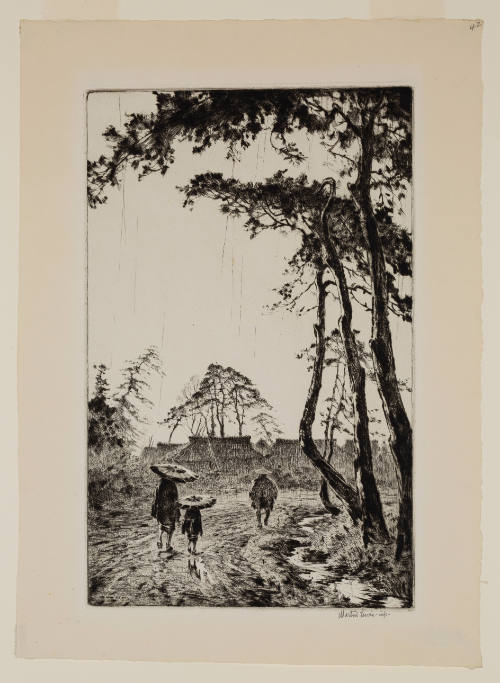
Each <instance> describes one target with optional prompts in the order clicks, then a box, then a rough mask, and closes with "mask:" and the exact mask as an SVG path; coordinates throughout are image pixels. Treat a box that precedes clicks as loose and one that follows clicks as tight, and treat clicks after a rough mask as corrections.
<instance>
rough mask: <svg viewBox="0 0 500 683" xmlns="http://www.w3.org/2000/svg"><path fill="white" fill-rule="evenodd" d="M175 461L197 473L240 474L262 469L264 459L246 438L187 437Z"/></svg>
mask: <svg viewBox="0 0 500 683" xmlns="http://www.w3.org/2000/svg"><path fill="white" fill-rule="evenodd" d="M175 461H176V462H178V463H179V464H180V465H184V466H185V467H189V469H192V470H194V471H195V472H198V473H209V472H224V473H229V474H244V473H247V472H252V471H253V470H254V469H255V468H256V467H259V466H262V463H263V462H264V458H263V456H262V455H261V454H260V453H258V452H257V451H256V450H255V449H254V448H253V446H252V444H251V442H250V437H249V436H227V437H206V436H190V437H189V443H188V444H187V445H186V446H184V448H182V449H181V450H180V451H178V452H177V453H176V456H175Z"/></svg>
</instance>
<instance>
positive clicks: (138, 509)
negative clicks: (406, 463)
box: [88, 493, 396, 606]
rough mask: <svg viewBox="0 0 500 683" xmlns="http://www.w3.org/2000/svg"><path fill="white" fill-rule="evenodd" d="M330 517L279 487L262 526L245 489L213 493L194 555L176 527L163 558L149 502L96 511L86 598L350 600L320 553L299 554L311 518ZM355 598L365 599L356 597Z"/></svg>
mask: <svg viewBox="0 0 500 683" xmlns="http://www.w3.org/2000/svg"><path fill="white" fill-rule="evenodd" d="M332 523H334V524H340V523H341V521H340V519H339V520H338V521H337V520H335V521H333V520H332V518H331V517H330V516H329V515H326V514H325V511H324V510H323V509H322V508H321V507H320V506H319V502H318V497H317V494H314V493H302V494H300V496H297V494H293V493H283V494H281V495H280V497H279V499H278V501H277V504H276V507H275V510H274V512H273V514H272V515H271V519H270V524H269V527H267V528H265V529H262V530H259V529H258V528H257V526H256V521H255V515H254V512H253V510H252V509H251V507H250V505H249V500H248V496H247V495H244V494H240V495H237V496H236V495H234V496H231V497H228V496H226V497H219V498H218V500H217V504H216V505H215V507H213V508H211V509H210V510H206V511H204V512H203V529H204V536H203V538H202V539H201V542H199V543H198V546H199V547H198V550H199V551H200V554H199V555H198V556H196V557H192V556H190V555H189V554H188V552H187V541H186V538H185V537H184V536H182V535H181V534H180V530H179V528H177V529H176V532H175V534H174V538H173V545H174V548H175V553H174V555H173V556H172V557H166V556H165V554H164V553H159V552H158V549H157V547H156V540H157V538H156V524H155V521H154V520H153V519H152V518H151V517H150V501H148V500H144V501H137V500H135V501H133V502H132V501H131V502H130V504H129V506H128V507H125V508H123V509H121V510H120V511H118V512H115V513H112V512H110V511H101V512H100V513H99V515H98V516H97V517H96V518H95V519H94V520H93V521H92V522H91V523H90V524H89V546H88V558H89V602H90V603H91V604H93V605H207V606H208V605H210V606H217V605H220V606H250V605H253V606H298V605H309V606H312V605H335V606H352V605H353V604H356V602H353V600H352V597H349V596H348V594H346V595H344V596H343V595H342V592H340V593H339V590H338V589H337V586H338V585H342V584H341V581H342V580H344V579H342V577H333V576H332V575H331V572H330V573H329V572H328V567H327V566H326V565H325V564H324V563H323V564H321V563H322V562H323V561H324V559H325V558H322V557H321V556H319V557H318V554H316V556H315V557H312V559H309V560H307V559H306V560H304V559H303V558H304V555H303V552H302V551H303V550H304V549H306V550H307V544H308V543H310V542H311V528H312V527H311V524H313V525H314V527H315V529H316V530H317V529H318V528H319V529H321V527H322V526H324V527H325V528H327V527H328V528H331V525H332ZM309 556H311V552H310V551H309ZM339 579H340V582H339ZM335 581H336V582H337V583H335ZM351 588H352V586H351ZM361 588H363V587H361ZM358 592H359V591H358ZM365 597H367V599H368V598H370V597H372V596H371V594H370V593H367V594H366V596H365ZM372 602H373V601H372ZM361 604H369V603H368V602H367V601H366V600H364V599H363V600H362V602H361ZM378 606H382V605H378ZM388 606H396V605H388Z"/></svg>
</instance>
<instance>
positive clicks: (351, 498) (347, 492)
mask: <svg viewBox="0 0 500 683" xmlns="http://www.w3.org/2000/svg"><path fill="white" fill-rule="evenodd" d="M316 286H317V289H318V313H317V322H316V324H315V326H314V334H315V337H316V356H315V359H314V364H313V371H312V376H311V384H310V386H309V391H308V394H307V398H306V402H305V404H304V411H303V413H302V419H301V421H300V428H299V438H300V445H301V448H302V451H303V452H304V454H305V455H306V456H307V457H308V458H309V460H310V461H311V462H312V464H313V465H314V466H315V467H316V468H317V469H318V470H319V471H320V472H321V474H322V475H323V477H324V478H325V480H326V481H327V482H328V484H329V485H330V486H331V487H332V489H333V490H334V491H335V492H336V493H337V495H338V496H339V498H340V499H341V500H342V501H343V502H344V503H345V504H346V506H347V510H348V512H349V514H350V516H351V518H352V519H353V521H356V520H358V519H361V518H362V510H361V506H360V503H359V497H358V493H357V491H356V490H355V489H353V488H352V486H351V485H350V484H348V483H347V482H346V480H345V479H344V477H343V476H342V475H341V474H340V473H339V472H337V471H336V470H335V469H334V468H333V467H332V466H331V465H330V464H329V463H328V462H327V461H326V460H325V459H324V458H323V457H322V456H321V453H320V451H319V450H318V447H317V446H316V444H315V442H314V439H313V437H312V425H313V423H314V418H315V417H316V406H317V404H318V397H319V392H320V390H321V381H322V378H323V365H324V360H325V350H326V344H325V300H326V285H325V284H324V282H323V271H322V270H318V271H317V274H316Z"/></svg>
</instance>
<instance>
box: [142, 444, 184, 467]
mask: <svg viewBox="0 0 500 683" xmlns="http://www.w3.org/2000/svg"><path fill="white" fill-rule="evenodd" d="M185 445H186V444H183V443H163V442H161V441H159V442H158V443H157V444H156V446H146V448H143V450H142V460H143V462H144V463H145V464H146V465H152V464H153V463H157V462H161V461H162V460H164V459H168V460H171V459H173V458H175V456H176V454H177V453H178V452H179V451H180V450H181V449H182V448H184V446H185Z"/></svg>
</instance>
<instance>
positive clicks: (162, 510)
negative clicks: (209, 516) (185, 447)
mask: <svg viewBox="0 0 500 683" xmlns="http://www.w3.org/2000/svg"><path fill="white" fill-rule="evenodd" d="M151 470H152V471H153V472H154V473H155V474H157V475H158V476H159V477H160V483H159V484H158V486H157V487H156V491H155V497H154V501H153V505H152V507H151V516H152V517H154V518H155V519H156V521H157V522H158V541H157V544H156V545H157V546H158V549H159V550H160V551H161V550H162V548H163V534H166V535H167V543H166V548H165V550H166V551H167V552H168V553H173V548H172V536H173V534H174V531H175V525H176V523H178V522H179V520H180V516H181V512H180V506H179V492H178V490H177V483H186V482H190V481H195V480H196V478H197V476H198V475H196V474H195V473H194V472H191V470H188V469H187V468H186V467H183V466H182V465H178V464H177V463H172V462H170V463H161V464H157V465H151Z"/></svg>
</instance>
